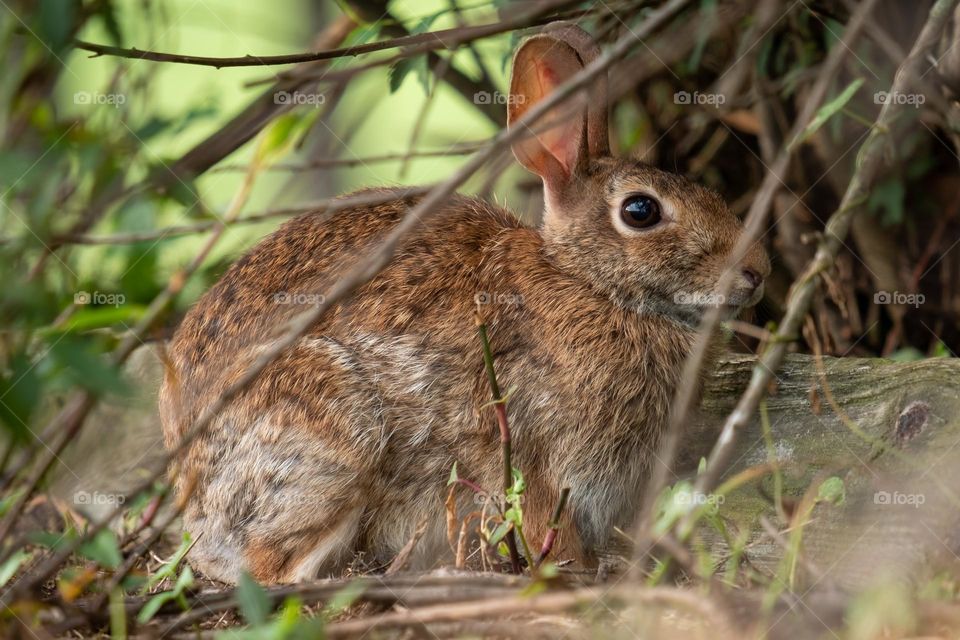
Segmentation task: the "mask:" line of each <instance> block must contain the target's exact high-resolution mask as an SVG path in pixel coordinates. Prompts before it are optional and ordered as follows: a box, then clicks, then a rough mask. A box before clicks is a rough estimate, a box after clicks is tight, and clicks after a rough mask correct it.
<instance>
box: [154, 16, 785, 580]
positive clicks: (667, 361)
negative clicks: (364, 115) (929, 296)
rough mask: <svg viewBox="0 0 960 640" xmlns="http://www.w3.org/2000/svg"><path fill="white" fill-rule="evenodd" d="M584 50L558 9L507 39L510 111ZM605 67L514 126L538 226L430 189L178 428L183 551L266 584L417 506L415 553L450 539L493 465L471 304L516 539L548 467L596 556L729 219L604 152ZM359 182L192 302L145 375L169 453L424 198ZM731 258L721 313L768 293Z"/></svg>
mask: <svg viewBox="0 0 960 640" xmlns="http://www.w3.org/2000/svg"><path fill="white" fill-rule="evenodd" d="M598 55H599V49H598V47H597V45H596V44H595V43H594V42H593V41H592V40H591V39H590V37H589V36H588V35H587V34H586V33H585V32H584V31H582V30H581V29H580V28H579V27H576V26H573V25H570V24H564V23H560V24H557V23H555V24H553V25H550V26H548V27H547V28H545V29H543V30H542V31H541V32H540V33H538V34H536V35H533V36H531V37H529V38H528V39H526V40H525V41H524V42H523V43H522V44H521V46H520V47H519V48H518V50H517V52H516V54H515V57H514V61H513V71H512V77H511V81H510V91H511V94H510V98H509V100H508V101H507V102H508V105H507V108H508V127H513V126H515V125H516V122H517V120H518V119H519V118H521V117H522V116H523V114H524V113H526V112H527V110H528V109H530V108H531V107H532V106H533V105H534V104H536V103H537V102H538V101H540V100H543V99H544V98H545V97H547V96H549V95H550V94H551V92H552V91H554V90H555V89H556V87H558V86H559V85H561V84H562V83H563V82H564V81H566V80H567V79H569V78H570V77H571V76H573V75H574V74H576V73H577V72H578V71H580V70H581V69H583V68H584V67H585V66H586V65H588V64H589V63H590V62H591V61H593V60H595V59H596V58H597V56H598ZM605 83H606V79H605V78H600V79H598V80H597V81H596V82H595V84H594V86H592V87H591V91H590V97H589V99H584V100H582V101H581V103H578V104H575V105H574V106H573V107H572V108H571V109H568V110H567V111H566V112H564V111H562V110H560V109H556V110H555V112H554V113H552V114H549V116H548V117H547V120H548V123H547V126H546V128H545V129H541V130H538V131H537V132H535V135H532V136H527V137H526V138H524V139H521V140H518V141H517V142H515V143H514V145H513V151H514V155H515V156H516V158H517V159H518V160H519V162H520V163H521V164H522V165H523V166H524V167H525V168H527V169H528V170H530V171H531V172H533V173H534V174H536V175H538V176H539V177H540V178H541V179H542V182H543V188H544V210H543V220H542V223H541V224H540V225H539V226H538V227H536V228H534V227H530V226H526V225H524V224H522V223H521V222H520V221H519V220H518V218H517V216H515V215H514V214H512V213H511V212H510V211H508V210H506V209H503V208H501V207H498V206H495V205H493V204H490V203H488V202H485V201H483V200H479V199H475V198H471V197H466V196H459V195H458V196H455V197H453V198H451V199H449V200H448V202H447V203H446V204H445V205H443V206H442V207H441V210H438V211H436V212H435V215H433V216H431V217H429V218H427V220H426V221H424V223H423V224H422V225H421V226H420V227H419V230H418V231H416V232H415V234H414V235H413V236H412V237H410V238H409V239H408V240H407V241H406V242H405V244H404V245H403V246H402V248H401V249H400V250H399V251H398V252H397V255H396V256H395V257H394V258H393V260H392V261H391V262H390V264H389V265H388V266H387V267H386V268H385V269H383V270H382V271H381V272H380V273H379V274H378V275H376V276H375V277H374V278H373V279H372V280H370V281H369V282H368V283H366V284H364V285H363V286H362V287H360V288H359V289H358V290H357V291H356V292H355V293H354V295H353V296H351V297H350V298H348V299H346V300H345V301H342V302H339V303H338V304H336V305H333V307H332V308H331V309H330V310H329V311H328V312H327V313H326V314H325V315H324V316H323V317H322V318H321V319H320V320H318V321H317V322H316V324H315V325H314V326H312V327H311V328H310V329H309V330H308V331H307V332H306V333H305V335H303V336H302V337H301V338H300V339H299V340H298V341H297V342H296V344H294V345H293V346H291V347H290V348H289V349H287V350H286V351H285V352H284V353H283V354H282V355H281V356H280V357H279V358H277V359H276V360H275V361H274V362H272V363H271V364H270V365H269V366H268V367H267V368H266V369H265V370H264V371H263V372H262V373H261V375H260V376H259V377H257V378H256V380H255V381H254V382H253V383H252V384H250V385H249V386H248V387H247V388H246V389H245V390H244V391H243V392H242V393H240V394H239V395H238V396H237V397H236V398H235V399H234V400H233V401H232V402H231V403H230V404H229V406H227V407H226V408H225V409H224V410H222V411H221V412H220V413H219V414H218V415H217V416H216V418H215V419H214V420H213V422H212V423H211V424H210V425H209V428H208V429H207V430H206V431H205V432H203V433H202V435H201V436H200V437H198V438H197V439H196V440H194V441H193V442H192V443H190V445H189V446H187V447H186V448H185V449H186V450H185V452H184V454H183V456H182V458H181V459H180V461H179V463H178V465H177V469H176V472H175V477H176V482H177V490H178V492H179V495H180V499H181V501H182V502H183V504H185V511H184V515H183V523H184V527H185V528H186V529H187V530H188V531H190V532H191V533H192V534H193V538H194V539H195V545H194V547H193V548H192V550H191V552H190V555H189V559H190V562H191V563H192V564H193V566H194V567H195V568H196V569H199V570H200V571H201V572H202V573H204V574H205V575H207V576H208V577H210V578H214V579H217V580H220V581H223V582H227V583H235V582H236V581H237V579H238V578H239V577H240V576H241V574H242V572H248V573H249V574H250V575H252V576H253V577H254V578H255V579H256V580H258V581H259V582H261V583H265V584H275V583H291V582H297V581H303V580H309V579H312V578H315V577H322V576H326V575H331V574H337V573H339V572H343V571H345V570H346V569H348V568H349V567H350V566H351V563H352V562H354V560H355V558H356V557H357V554H358V553H362V554H363V559H364V561H365V562H368V563H369V565H368V566H378V564H384V563H388V562H389V561H390V560H391V558H393V557H394V556H395V555H396V554H397V552H398V551H399V550H400V549H401V548H403V547H404V546H405V545H406V544H407V543H408V541H409V540H410V539H411V536H412V534H413V532H414V530H415V529H416V528H417V527H418V525H420V524H421V523H424V522H425V523H426V529H425V532H424V533H423V535H422V537H421V539H420V540H419V542H418V545H417V547H416V551H415V554H414V557H413V558H412V562H413V563H414V565H415V566H418V567H429V566H431V565H432V564H434V563H439V562H443V559H444V558H446V557H450V556H451V555H452V554H451V552H450V549H449V543H448V542H447V535H446V523H445V518H444V500H445V498H446V495H447V483H448V479H449V477H450V473H451V468H452V466H453V465H454V463H456V464H457V472H458V474H459V476H460V477H463V478H469V479H470V480H472V481H474V482H476V483H477V484H479V485H481V486H482V487H484V488H485V489H487V490H488V491H491V492H496V491H498V490H499V489H500V488H501V487H502V481H503V480H502V460H501V455H500V444H499V437H498V430H497V423H496V417H495V412H494V410H493V409H492V408H491V407H490V406H488V403H489V401H490V400H491V392H490V388H489V386H488V380H487V377H486V375H485V370H484V362H483V359H482V351H481V344H480V341H479V339H478V336H477V330H476V325H475V314H476V313H479V314H480V316H481V317H482V318H483V321H484V322H485V323H486V325H487V327H488V332H489V336H490V340H491V344H492V347H493V352H494V360H495V366H496V372H497V376H498V378H499V380H500V383H501V385H502V386H503V388H504V389H507V388H514V391H513V393H512V394H511V396H510V398H509V401H508V404H507V412H508V415H509V420H510V425H511V430H512V444H513V465H514V466H515V467H517V468H519V469H520V470H521V471H522V472H523V474H524V476H525V480H526V484H527V490H526V493H525V494H524V503H523V508H524V531H525V534H526V536H527V538H528V539H530V540H535V541H538V542H539V540H541V539H542V537H543V535H544V534H545V532H546V531H547V527H548V523H549V521H550V518H551V513H552V511H553V509H554V506H555V503H556V502H557V499H558V496H559V493H560V490H561V487H569V488H570V494H569V502H568V508H567V509H566V510H565V511H564V517H563V520H562V526H561V529H560V535H559V541H558V546H556V547H555V548H554V549H555V553H556V554H557V555H558V557H567V558H575V559H578V560H580V561H581V562H583V563H585V565H590V564H591V563H595V562H596V558H597V551H598V550H600V549H602V548H603V547H604V545H606V544H607V543H608V540H609V537H610V535H611V533H612V532H613V530H614V527H615V526H624V525H628V524H630V523H631V521H632V519H633V518H634V517H635V516H636V514H637V511H638V509H639V499H640V494H641V491H642V485H643V483H644V481H645V478H646V475H647V473H648V471H649V469H650V467H651V464H652V460H653V459H654V452H655V449H656V447H657V444H658V438H659V435H660V433H661V431H662V430H663V428H664V426H665V424H666V421H667V418H668V411H669V409H670V404H671V399H672V396H673V395H674V392H675V390H676V388H677V386H678V384H680V377H681V370H682V367H683V363H684V360H685V358H686V357H687V356H688V354H689V352H690V351H691V349H692V345H693V343H694V340H695V337H696V331H697V326H698V322H699V320H700V318H701V317H702V315H703V313H704V312H705V310H706V309H707V307H708V305H710V304H716V303H717V300H716V299H715V297H716V294H715V290H716V288H717V283H718V280H719V278H720V276H721V273H722V271H723V269H724V268H725V265H726V262H727V260H728V258H729V255H730V253H731V250H732V248H733V246H734V243H735V242H736V241H737V240H738V238H739V236H740V234H741V232H742V225H741V223H740V221H739V220H738V218H737V217H736V216H734V215H733V214H732V213H731V212H730V211H729V209H728V208H727V206H726V205H725V204H724V202H723V200H722V199H721V198H720V196H719V195H718V194H716V193H715V192H713V191H711V190H708V189H707V188H704V187H703V186H699V185H697V184H694V183H692V182H690V181H688V180H686V179H685V178H682V177H680V176H678V175H674V174H671V173H667V172H664V171H661V170H659V169H656V168H654V167H651V166H648V165H645V164H643V163H640V162H635V161H632V160H621V159H616V158H613V157H611V156H610V151H609V142H608V131H607V113H606V112H607V104H606V86H605ZM568 116H569V117H568ZM361 193H369V194H373V195H376V194H378V193H381V194H383V196H384V199H385V200H386V199H389V201H386V202H383V203H382V204H375V205H357V206H348V207H346V208H345V209H343V210H340V211H335V212H333V213H332V214H329V215H327V214H321V213H308V214H305V215H301V216H300V217H297V218H295V219H292V220H290V221H288V222H287V223H285V224H283V225H282V226H281V227H280V228H279V229H278V230H277V231H276V232H274V233H273V234H272V235H270V236H268V237H267V238H266V239H264V240H262V241H261V242H260V243H259V244H258V245H257V246H256V247H254V248H253V249H252V250H251V251H250V252H249V253H247V254H246V255H245V256H243V257H242V258H241V259H239V260H238V261H237V262H236V263H235V264H233V265H232V266H231V267H230V268H229V269H228V270H227V271H226V272H225V274H224V275H223V277H222V278H221V279H220V280H219V281H218V282H217V283H216V284H215V285H214V286H213V287H212V288H211V289H210V290H209V291H208V292H207V293H206V294H205V295H204V296H202V298H201V299H200V300H199V302H198V303H197V304H196V305H194V306H193V307H192V308H191V309H190V311H189V312H188V313H187V314H186V316H185V317H184V319H183V321H182V322H181V324H180V326H179V327H178V329H177V331H176V333H175V336H174V337H173V339H172V340H171V343H170V345H169V347H168V353H169V365H168V368H167V372H166V376H165V380H164V383H163V388H162V390H161V400H160V411H161V418H162V422H163V428H164V439H165V443H166V445H167V446H168V448H174V447H176V446H177V444H178V442H179V441H180V439H181V438H182V437H183V435H184V433H185V432H186V430H187V429H188V428H189V427H190V425H191V424H193V423H194V422H195V421H196V420H197V418H198V417H199V416H200V415H201V414H202V413H203V411H204V409H205V408H206V407H208V406H209V405H210V404H211V403H213V402H214V401H215V400H216V398H218V397H219V395H220V394H221V393H222V392H223V391H224V389H226V388H227V387H229V386H230V384H231V383H233V382H234V381H236V380H237V379H238V377H239V376H240V375H242V373H243V372H244V371H245V370H246V369H247V368H248V367H249V366H250V364H251V363H252V362H254V360H255V359H256V358H257V356H258V355H259V354H260V353H262V352H263V350H264V349H266V348H269V346H270V345H271V344H272V343H273V340H275V339H276V338H277V336H278V335H282V331H283V329H284V323H285V321H286V320H287V319H289V318H290V317H291V316H293V315H294V314H295V313H297V312H299V311H302V310H303V309H304V308H305V307H304V305H310V304H316V303H317V302H318V301H319V300H320V299H319V298H318V297H317V296H318V295H320V294H322V292H323V291H325V290H326V288H327V287H329V286H330V285H331V284H332V283H333V282H334V281H335V280H336V279H337V277H338V275H341V274H342V273H344V272H345V270H346V269H348V268H349V267H350V266H351V265H352V264H353V263H354V261H355V259H356V258H357V256H361V255H363V254H364V253H365V252H368V251H373V250H374V249H375V248H376V247H377V246H378V240H379V239H380V238H381V237H383V235H384V234H385V233H386V232H388V231H389V230H390V229H391V228H392V227H393V226H394V225H395V224H397V222H398V221H399V220H401V218H402V217H403V216H404V215H405V213H406V212H407V211H408V210H409V209H410V207H412V206H414V205H415V204H416V203H417V202H418V201H419V199H420V198H421V195H417V196H409V197H408V196H405V195H403V194H402V192H399V191H397V192H395V193H397V195H396V197H395V198H394V197H392V196H391V193H394V191H390V190H379V191H378V190H370V191H367V192H361ZM736 269H737V274H736V277H735V283H734V286H733V288H732V291H731V292H730V294H729V296H728V297H727V299H725V300H724V312H725V313H729V314H735V313H737V312H738V311H739V310H740V309H742V308H745V307H748V306H751V305H753V304H755V303H756V302H757V301H759V300H760V298H761V297H762V295H763V285H764V279H765V278H766V277H767V276H768V275H769V273H770V262H769V259H768V257H767V254H766V252H765V250H764V249H763V247H762V246H761V245H760V244H759V243H757V244H756V245H754V246H752V247H751V248H750V250H749V251H748V252H747V253H746V255H745V257H744V258H743V259H742V261H741V262H740V264H738V266H737V267H736ZM722 340H723V338H722V336H719V335H718V337H716V338H715V339H714V342H715V343H716V345H715V346H714V347H712V348H711V354H712V355H711V358H715V357H717V356H718V355H719V352H720V350H721V348H722ZM463 502H464V500H463V499H462V498H461V503H460V506H459V508H460V509H466V510H467V511H473V510H476V509H478V506H477V505H476V504H467V505H464V504H462V503H463Z"/></svg>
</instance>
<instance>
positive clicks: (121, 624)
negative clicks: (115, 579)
mask: <svg viewBox="0 0 960 640" xmlns="http://www.w3.org/2000/svg"><path fill="white" fill-rule="evenodd" d="M123 604H124V603H123V590H122V589H120V588H119V587H117V588H114V589H113V590H112V591H110V605H109V607H110V638H111V639H112V640H126V637H127V611H126V609H125V608H124V606H123Z"/></svg>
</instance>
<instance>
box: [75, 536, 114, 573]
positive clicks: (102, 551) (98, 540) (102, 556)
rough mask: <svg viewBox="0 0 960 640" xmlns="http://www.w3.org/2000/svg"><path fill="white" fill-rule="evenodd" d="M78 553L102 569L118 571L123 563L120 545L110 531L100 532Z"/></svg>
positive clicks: (82, 546)
mask: <svg viewBox="0 0 960 640" xmlns="http://www.w3.org/2000/svg"><path fill="white" fill-rule="evenodd" d="M77 551H78V552H79V553H80V555H82V556H84V557H85V558H89V559H90V560H93V561H94V562H96V563H97V564H99V565H100V566H101V567H106V568H108V569H116V568H117V567H119V566H120V563H121V562H123V555H122V554H121V553H120V544H119V543H118V542H117V537H116V536H115V535H114V533H113V532H112V531H110V530H109V529H103V530H102V531H100V532H98V533H97V535H95V536H93V539H92V540H90V541H89V542H85V543H84V544H82V545H80V548H79V549H77Z"/></svg>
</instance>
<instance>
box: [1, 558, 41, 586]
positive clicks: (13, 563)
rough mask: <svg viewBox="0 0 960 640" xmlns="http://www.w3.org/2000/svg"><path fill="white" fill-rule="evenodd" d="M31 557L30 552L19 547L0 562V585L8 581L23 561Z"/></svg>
mask: <svg viewBox="0 0 960 640" xmlns="http://www.w3.org/2000/svg"><path fill="white" fill-rule="evenodd" d="M31 557H33V553H32V552H29V551H24V550H23V549H20V550H19V551H17V552H15V553H14V554H13V555H12V556H10V557H9V558H7V559H6V560H5V561H4V563H3V564H0V587H2V586H3V585H5V584H7V583H8V582H10V578H12V577H13V576H14V575H16V573H17V571H18V570H19V569H20V567H22V566H23V563H25V562H26V561H27V560H29V559H30V558H31Z"/></svg>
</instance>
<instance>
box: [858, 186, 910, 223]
mask: <svg viewBox="0 0 960 640" xmlns="http://www.w3.org/2000/svg"><path fill="white" fill-rule="evenodd" d="M906 195H907V190H906V187H905V186H904V184H903V181H902V180H900V179H899V178H896V177H894V178H891V179H889V180H884V181H883V182H881V183H880V184H877V185H876V186H874V187H873V190H872V191H871V192H870V198H869V200H867V210H868V211H870V212H871V213H876V212H878V211H881V210H882V211H883V214H882V215H881V216H880V222H881V224H883V225H884V226H891V225H895V224H900V223H901V222H903V219H904V215H903V209H904V202H905V199H906Z"/></svg>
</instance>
